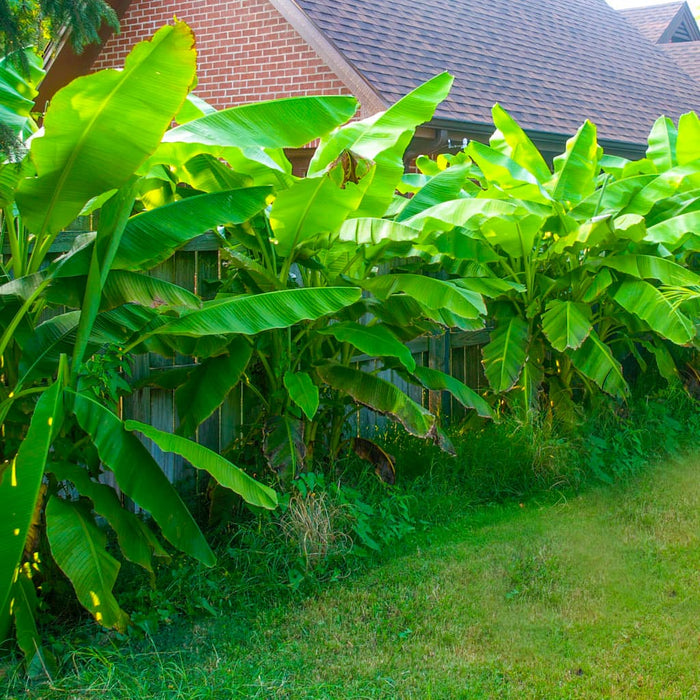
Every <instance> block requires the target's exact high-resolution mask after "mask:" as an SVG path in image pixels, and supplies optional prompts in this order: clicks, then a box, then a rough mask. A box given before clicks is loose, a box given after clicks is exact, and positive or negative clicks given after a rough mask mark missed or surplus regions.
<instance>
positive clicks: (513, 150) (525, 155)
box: [489, 104, 551, 182]
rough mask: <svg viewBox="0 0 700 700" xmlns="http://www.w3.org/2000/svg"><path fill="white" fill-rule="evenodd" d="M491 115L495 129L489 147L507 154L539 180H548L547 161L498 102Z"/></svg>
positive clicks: (549, 175) (549, 174)
mask: <svg viewBox="0 0 700 700" xmlns="http://www.w3.org/2000/svg"><path fill="white" fill-rule="evenodd" d="M491 116H492V117H493V123H494V125H495V127H496V129H497V131H496V132H495V133H494V134H493V136H491V138H490V139H489V143H490V145H491V148H493V149H494V150H496V151H500V152H501V153H504V154H506V155H507V156H509V157H510V158H511V159H512V160H513V161H514V162H516V163H517V164H518V165H520V166H521V167H523V168H525V170H527V171H528V172H530V173H532V175H534V176H535V178H536V179H537V180H538V181H539V182H546V181H547V180H549V178H550V177H551V173H550V172H549V167H548V166H547V161H545V159H544V158H543V156H542V154H541V153H540V152H539V151H538V150H537V147H536V146H535V144H534V143H533V142H532V141H531V140H530V137H529V136H528V135H527V134H526V133H525V132H524V131H523V130H522V128H521V127H520V125H519V124H518V123H517V122H516V121H515V119H513V117H511V116H510V114H508V112H506V110H505V109H503V107H501V105H499V104H495V105H494V106H493V108H492V109H491Z"/></svg>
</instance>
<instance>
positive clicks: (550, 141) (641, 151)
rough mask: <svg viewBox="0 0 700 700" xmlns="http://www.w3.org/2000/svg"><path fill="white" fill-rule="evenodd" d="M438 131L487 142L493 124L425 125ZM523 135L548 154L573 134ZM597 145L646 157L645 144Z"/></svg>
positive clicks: (606, 141) (627, 155) (612, 151)
mask: <svg viewBox="0 0 700 700" xmlns="http://www.w3.org/2000/svg"><path fill="white" fill-rule="evenodd" d="M427 126H430V127H433V128H435V129H438V130H444V131H447V133H448V134H449V135H450V136H451V135H454V136H455V139H456V140H459V139H460V137H461V136H466V137H467V138H468V139H470V140H471V139H474V140H477V141H478V140H482V139H484V140H487V139H488V138H489V137H490V136H491V134H493V132H494V130H495V127H494V125H493V124H489V123H485V122H468V121H459V120H457V119H445V118H436V119H433V120H432V121H430V123H429V124H428V125H427ZM524 131H525V133H526V134H527V135H528V136H529V137H530V139H532V141H533V142H534V143H535V145H536V146H537V147H538V148H539V149H540V150H541V151H545V152H547V153H549V154H558V153H563V152H564V150H565V149H566V142H567V141H568V140H569V139H570V138H571V137H572V136H573V134H560V133H557V132H553V131H536V130H533V129H524ZM598 144H599V145H600V146H602V147H603V150H604V151H605V152H606V153H609V154H612V155H619V156H623V157H624V158H629V159H631V160H636V159H638V158H643V157H644V156H645V155H646V149H647V144H646V143H640V142H639V141H632V142H631V141H620V140H617V139H606V138H601V139H598Z"/></svg>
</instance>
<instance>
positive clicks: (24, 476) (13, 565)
mask: <svg viewBox="0 0 700 700" xmlns="http://www.w3.org/2000/svg"><path fill="white" fill-rule="evenodd" d="M62 373H63V370H61V371H60V372H59V379H57V380H56V381H55V382H54V383H53V384H51V386H49V387H48V388H47V389H46V390H45V391H44V392H43V393H42V395H41V396H40V397H39V400H38V401H37V404H36V408H35V409H34V414H33V415H32V418H31V421H30V423H29V429H28V431H27V434H26V436H25V438H24V439H23V440H22V443H21V445H20V447H19V450H18V451H17V456H16V457H15V459H14V460H13V462H12V464H10V466H9V467H7V469H5V470H4V471H3V472H2V473H1V474H0V478H1V480H0V512H2V514H3V516H2V536H1V537H0V635H2V636H0V638H2V639H7V631H8V629H7V628H8V626H9V608H10V605H9V603H10V601H9V595H10V590H11V588H12V584H13V580H14V578H15V575H16V571H17V567H18V566H19V563H20V560H21V557H22V552H23V550H24V545H25V540H26V539H27V533H28V531H29V525H30V523H31V521H32V516H33V515H34V508H35V504H36V501H37V498H38V495H39V489H40V487H41V480H42V478H43V476H44V467H45V465H46V460H47V458H48V454H49V449H50V447H51V443H52V441H53V437H54V435H55V434H56V432H57V431H58V430H59V429H60V428H61V425H62V424H63V416H64V411H63V380H62V377H61V375H62Z"/></svg>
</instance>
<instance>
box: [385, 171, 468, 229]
mask: <svg viewBox="0 0 700 700" xmlns="http://www.w3.org/2000/svg"><path fill="white" fill-rule="evenodd" d="M469 171H470V167H469V166H468V165H452V166H450V167H449V168H446V169H445V170H442V171H441V172H440V173H438V174H437V175H435V176H434V177H431V178H430V180H428V182H427V183H426V184H425V185H424V186H423V187H421V188H420V189H419V190H418V192H416V193H415V194H414V195H413V197H411V199H409V200H408V202H407V204H406V206H404V207H403V208H402V209H401V211H400V212H399V215H398V216H397V217H396V221H405V220H406V219H410V218H411V217H412V216H415V215H416V214H419V213H420V212H422V211H424V210H425V209H429V208H430V207H432V206H435V205H436V204H440V203H441V202H449V201H450V200H452V199H457V198H458V197H459V194H460V192H461V191H462V187H463V186H464V184H465V182H466V180H467V178H468V176H469Z"/></svg>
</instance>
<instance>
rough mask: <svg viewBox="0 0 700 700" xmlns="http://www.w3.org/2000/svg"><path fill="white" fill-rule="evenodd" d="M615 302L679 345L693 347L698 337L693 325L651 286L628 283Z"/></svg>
mask: <svg viewBox="0 0 700 700" xmlns="http://www.w3.org/2000/svg"><path fill="white" fill-rule="evenodd" d="M613 299H614V300H615V301H616V302H617V303H618V304H619V305H620V306H621V307H622V308H623V309H625V310H626V311H629V312H630V313H631V314H634V315H635V316H637V317H638V318H641V319H642V320H644V321H646V322H647V323H648V324H649V327H650V328H651V329H652V330H654V331H656V332H657V333H658V334H659V335H661V336H662V337H663V338H667V339H668V340H670V341H671V342H673V343H676V345H689V344H690V342H691V341H692V340H693V338H694V337H695V326H694V324H693V321H692V320H691V319H690V318H688V317H687V316H686V315H685V314H684V313H683V312H682V311H680V309H678V308H677V306H676V305H675V304H673V303H672V302H671V301H669V300H668V299H667V298H666V297H665V296H664V295H663V293H662V292H660V291H659V290H658V289H657V288H656V287H654V286H653V285H651V284H649V283H648V282H644V281H642V280H626V281H624V282H623V283H622V284H621V285H620V287H619V289H618V290H617V291H616V292H615V294H614V295H613Z"/></svg>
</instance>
